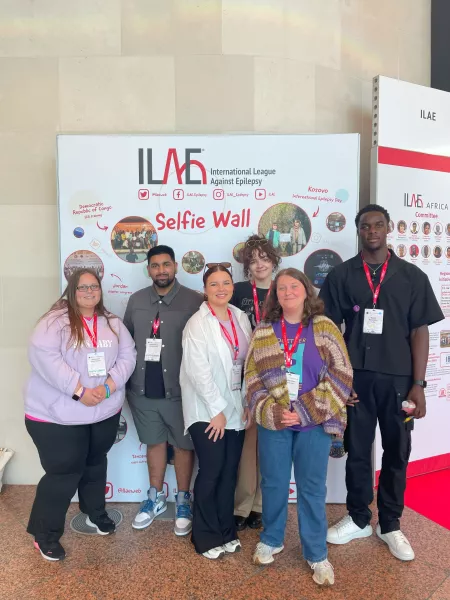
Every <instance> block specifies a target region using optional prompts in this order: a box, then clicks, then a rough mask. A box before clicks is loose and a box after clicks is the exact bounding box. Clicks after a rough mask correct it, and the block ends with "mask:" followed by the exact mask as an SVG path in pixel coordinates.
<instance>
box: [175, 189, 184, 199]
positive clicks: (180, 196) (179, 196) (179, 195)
mask: <svg viewBox="0 0 450 600" xmlns="http://www.w3.org/2000/svg"><path fill="white" fill-rule="evenodd" d="M183 198H184V191H183V190H180V189H178V190H173V199H174V200H183Z"/></svg>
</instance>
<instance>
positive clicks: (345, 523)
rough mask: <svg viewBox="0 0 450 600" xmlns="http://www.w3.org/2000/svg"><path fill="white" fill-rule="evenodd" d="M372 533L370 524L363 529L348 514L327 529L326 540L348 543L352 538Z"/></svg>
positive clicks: (368, 535) (330, 542)
mask: <svg viewBox="0 0 450 600" xmlns="http://www.w3.org/2000/svg"><path fill="white" fill-rule="evenodd" d="M372 533H373V529H372V526H371V525H367V526H366V527H364V529H361V527H358V525H357V524H356V523H355V522H354V521H353V519H352V518H351V516H350V515H347V516H345V517H344V518H343V519H341V520H340V521H338V522H337V523H336V525H333V526H332V527H330V528H329V529H328V533H327V542H328V543H329V544H348V542H351V541H352V540H357V539H359V538H366V537H370V536H371V535H372Z"/></svg>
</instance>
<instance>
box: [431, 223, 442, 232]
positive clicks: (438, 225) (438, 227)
mask: <svg viewBox="0 0 450 600" xmlns="http://www.w3.org/2000/svg"><path fill="white" fill-rule="evenodd" d="M433 231H434V234H435V235H442V232H443V231H444V228H443V226H442V223H435V224H434V227H433Z"/></svg>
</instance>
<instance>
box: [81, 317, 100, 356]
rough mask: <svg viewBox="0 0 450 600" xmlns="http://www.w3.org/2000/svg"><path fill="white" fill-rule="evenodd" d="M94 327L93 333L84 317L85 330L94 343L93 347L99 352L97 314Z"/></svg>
mask: <svg viewBox="0 0 450 600" xmlns="http://www.w3.org/2000/svg"><path fill="white" fill-rule="evenodd" d="M93 321H94V326H93V333H92V332H91V330H90V329H89V326H88V324H87V322H86V319H85V318H84V317H83V325H84V328H85V330H86V332H87V334H88V336H89V338H90V340H91V342H92V345H93V346H94V348H95V349H96V350H97V313H95V314H94V319H93Z"/></svg>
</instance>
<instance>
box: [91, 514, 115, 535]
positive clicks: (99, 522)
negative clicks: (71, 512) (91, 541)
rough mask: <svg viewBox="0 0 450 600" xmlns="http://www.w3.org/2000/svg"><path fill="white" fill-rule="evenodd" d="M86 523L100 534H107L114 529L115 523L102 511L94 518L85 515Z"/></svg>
mask: <svg viewBox="0 0 450 600" xmlns="http://www.w3.org/2000/svg"><path fill="white" fill-rule="evenodd" d="M86 525H88V526H89V527H94V528H95V529H96V530H97V533H98V534H100V535H109V534H110V533H114V532H115V531H116V524H115V523H114V521H113V520H112V519H110V518H109V517H108V515H107V514H106V513H103V514H102V515H100V516H99V517H95V519H90V518H89V517H86Z"/></svg>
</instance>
